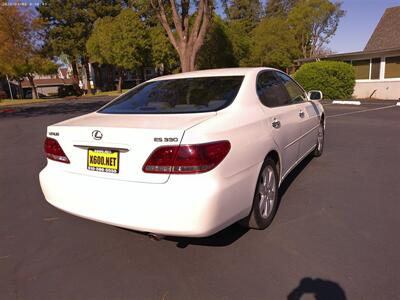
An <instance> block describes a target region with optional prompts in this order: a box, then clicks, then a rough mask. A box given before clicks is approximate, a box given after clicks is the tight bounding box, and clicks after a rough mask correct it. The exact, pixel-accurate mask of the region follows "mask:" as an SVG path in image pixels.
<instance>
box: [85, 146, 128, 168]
mask: <svg viewBox="0 0 400 300" xmlns="http://www.w3.org/2000/svg"><path fill="white" fill-rule="evenodd" d="M119 154H120V152H119V151H118V150H114V149H99V148H88V149H87V160H86V162H87V165H86V168H87V169H88V170H89V171H95V172H103V173H111V174H118V173H119V163H120V160H119V158H120V155H119Z"/></svg>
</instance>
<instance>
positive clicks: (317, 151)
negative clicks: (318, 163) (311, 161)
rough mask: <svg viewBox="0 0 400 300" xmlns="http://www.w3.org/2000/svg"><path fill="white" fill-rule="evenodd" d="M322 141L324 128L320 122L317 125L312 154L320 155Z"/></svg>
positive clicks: (322, 146)
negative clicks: (315, 142) (315, 141)
mask: <svg viewBox="0 0 400 300" xmlns="http://www.w3.org/2000/svg"><path fill="white" fill-rule="evenodd" d="M324 142H325V130H324V124H323V123H320V124H319V127H318V133H317V146H315V149H314V152H313V155H314V156H315V157H318V156H321V155H322V152H323V151H324Z"/></svg>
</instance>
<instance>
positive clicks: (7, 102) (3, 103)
mask: <svg viewBox="0 0 400 300" xmlns="http://www.w3.org/2000/svg"><path fill="white" fill-rule="evenodd" d="M57 100H59V98H57V99H35V100H33V99H14V100H11V99H0V106H14V105H21V104H31V103H42V102H49V101H57Z"/></svg>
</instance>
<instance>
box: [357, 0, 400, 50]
mask: <svg viewBox="0 0 400 300" xmlns="http://www.w3.org/2000/svg"><path fill="white" fill-rule="evenodd" d="M390 48H400V6H395V7H391V8H388V9H386V10H385V13H384V14H383V16H382V18H381V19H380V21H379V23H378V25H377V26H376V28H375V30H374V32H373V34H372V36H371V37H370V39H369V41H368V43H367V45H366V46H365V48H364V51H376V50H385V49H390Z"/></svg>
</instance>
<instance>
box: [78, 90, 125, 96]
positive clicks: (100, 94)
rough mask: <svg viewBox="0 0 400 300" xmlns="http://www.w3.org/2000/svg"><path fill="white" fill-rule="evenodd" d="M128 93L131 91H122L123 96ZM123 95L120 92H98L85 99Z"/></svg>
mask: <svg viewBox="0 0 400 300" xmlns="http://www.w3.org/2000/svg"><path fill="white" fill-rule="evenodd" d="M127 91H129V89H123V90H122V94H123V93H126V92H127ZM122 94H120V93H118V91H108V92H97V93H96V94H94V95H92V94H90V93H89V94H87V95H85V97H91V96H119V95H122Z"/></svg>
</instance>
